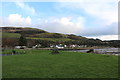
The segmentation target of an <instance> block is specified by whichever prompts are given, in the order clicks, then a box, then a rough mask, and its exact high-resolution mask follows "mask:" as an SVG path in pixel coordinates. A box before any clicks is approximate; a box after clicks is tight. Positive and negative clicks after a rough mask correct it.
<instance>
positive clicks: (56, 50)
mask: <svg viewBox="0 0 120 80" xmlns="http://www.w3.org/2000/svg"><path fill="white" fill-rule="evenodd" d="M51 54H59V51H58V49H57V48H54V49H52V52H51Z"/></svg>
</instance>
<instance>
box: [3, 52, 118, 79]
mask: <svg viewBox="0 0 120 80" xmlns="http://www.w3.org/2000/svg"><path fill="white" fill-rule="evenodd" d="M17 51H21V50H17ZM26 51H27V53H26V54H21V55H11V56H3V74H2V75H3V78H117V77H118V56H112V55H99V54H88V53H80V52H67V51H60V53H61V54H55V55H52V54H50V53H51V51H49V50H26Z"/></svg>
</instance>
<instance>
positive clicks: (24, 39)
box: [19, 35, 27, 46]
mask: <svg viewBox="0 0 120 80" xmlns="http://www.w3.org/2000/svg"><path fill="white" fill-rule="evenodd" d="M19 45H20V46H27V39H26V38H25V37H24V36H23V35H21V36H20V38H19Z"/></svg>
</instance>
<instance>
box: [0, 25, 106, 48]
mask: <svg viewBox="0 0 120 80" xmlns="http://www.w3.org/2000/svg"><path fill="white" fill-rule="evenodd" d="M1 29H2V39H3V46H5V45H6V46H11V44H12V46H15V45H19V42H18V40H19V38H20V36H21V35H22V36H24V37H26V39H27V44H28V45H27V46H33V45H36V44H42V46H43V47H49V46H50V45H52V44H66V45H71V44H77V45H87V46H107V45H108V43H106V42H105V43H104V42H102V41H101V40H99V39H88V38H86V37H82V36H76V35H74V34H60V33H50V32H47V31H44V30H41V29H36V28H29V27H24V28H23V27H1Z"/></svg>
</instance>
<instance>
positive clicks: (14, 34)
mask: <svg viewBox="0 0 120 80" xmlns="http://www.w3.org/2000/svg"><path fill="white" fill-rule="evenodd" d="M2 37H3V38H19V37H20V34H18V33H7V32H3V33H2Z"/></svg>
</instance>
